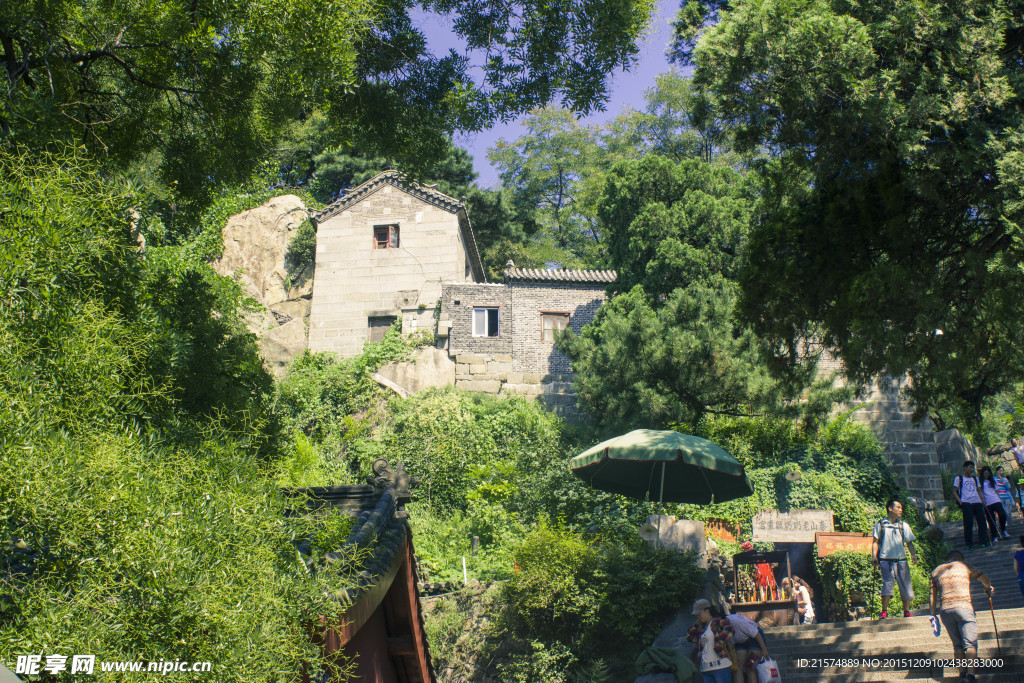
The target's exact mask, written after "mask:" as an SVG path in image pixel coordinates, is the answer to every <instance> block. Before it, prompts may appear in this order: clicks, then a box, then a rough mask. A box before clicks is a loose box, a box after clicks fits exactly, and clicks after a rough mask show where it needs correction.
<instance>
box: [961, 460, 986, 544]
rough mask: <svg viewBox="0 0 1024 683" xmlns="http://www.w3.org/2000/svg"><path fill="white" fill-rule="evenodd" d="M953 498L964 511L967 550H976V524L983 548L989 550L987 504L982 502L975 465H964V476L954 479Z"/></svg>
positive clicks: (967, 463) (969, 463)
mask: <svg viewBox="0 0 1024 683" xmlns="http://www.w3.org/2000/svg"><path fill="white" fill-rule="evenodd" d="M953 497H954V498H956V502H957V504H958V505H959V506H960V509H961V510H963V511H964V542H965V543H967V549H968V550H973V549H974V524H975V522H977V524H978V535H979V536H980V537H981V547H982V548H987V547H988V546H989V543H988V529H987V528H986V524H985V504H984V503H983V502H982V500H981V483H980V482H979V481H978V477H977V476H975V474H974V463H973V462H971V461H970V460H968V461H966V462H965V463H964V471H963V474H961V475H960V476H958V477H956V478H954V479H953Z"/></svg>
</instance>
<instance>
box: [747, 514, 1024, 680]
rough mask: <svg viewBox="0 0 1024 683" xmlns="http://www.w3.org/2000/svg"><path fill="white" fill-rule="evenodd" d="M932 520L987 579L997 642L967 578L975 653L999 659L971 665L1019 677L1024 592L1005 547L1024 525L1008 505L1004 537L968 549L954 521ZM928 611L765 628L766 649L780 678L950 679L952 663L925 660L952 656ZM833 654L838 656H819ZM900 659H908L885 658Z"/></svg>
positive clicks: (984, 599)
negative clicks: (975, 634)
mask: <svg viewBox="0 0 1024 683" xmlns="http://www.w3.org/2000/svg"><path fill="white" fill-rule="evenodd" d="M940 526H941V528H942V529H943V532H944V534H945V541H946V542H947V543H950V544H951V545H953V547H955V548H957V549H958V550H960V551H961V552H963V553H964V557H965V558H966V560H967V562H968V563H969V564H971V565H972V566H974V567H976V568H977V569H979V570H981V571H982V572H984V573H985V574H986V575H987V576H988V577H989V578H990V579H991V580H992V584H993V586H995V592H994V593H993V604H994V606H995V607H996V610H995V625H996V626H998V629H999V643H1000V645H1001V647H1000V648H998V649H997V647H996V632H995V629H994V627H993V614H992V612H991V611H990V610H989V601H988V596H986V595H985V591H984V589H983V587H982V586H981V584H980V583H978V582H972V598H973V601H974V607H975V610H976V611H977V617H978V656H979V657H980V658H983V659H999V658H1000V657H1001V658H1002V659H1003V660H1004V661H1003V665H1002V666H1001V667H990V668H985V669H982V668H979V669H978V679H979V680H983V681H1018V682H1019V681H1024V597H1022V596H1021V593H1020V590H1019V588H1018V585H1017V578H1016V575H1014V573H1013V553H1014V552H1016V550H1018V549H1020V542H1019V540H1018V538H1017V537H1018V536H1019V535H1020V534H1022V533H1024V523H1022V521H1021V518H1020V516H1019V515H1018V514H1017V513H1016V512H1014V514H1013V516H1012V519H1011V520H1010V522H1009V523H1008V525H1007V531H1008V532H1009V533H1010V534H1011V538H1008V539H1003V540H1002V541H1001V542H999V543H996V544H993V545H992V546H991V547H989V548H985V549H976V550H973V551H967V549H966V546H965V544H964V541H963V527H962V524H961V523H960V522H950V523H947V524H942V525H940ZM928 614H929V611H928V609H927V608H925V609H920V610H917V611H916V612H915V616H913V617H910V618H903V617H894V618H889V619H886V620H884V621H882V620H864V621H850V622H844V623H835V624H821V625H816V626H783V627H776V628H771V629H766V635H767V636H768V639H769V640H768V650H769V652H770V653H771V655H772V657H773V658H774V659H776V660H777V661H778V662H779V667H780V673H781V674H782V678H783V680H784V681H892V680H908V679H915V680H935V681H940V680H957V679H958V677H959V671H958V669H956V668H953V667H946V668H939V667H938V666H927V664H928V661H927V660H936V659H948V658H951V657H952V656H953V649H952V645H951V643H950V641H949V637H948V636H947V635H946V633H945V631H943V633H942V634H941V635H940V636H939V637H938V638H936V637H935V636H933V635H932V630H931V623H930V621H929V619H928ZM837 659H838V660H840V661H839V662H835V661H821V660H837ZM908 659H909V660H911V661H910V662H909V663H908V662H906V661H902V662H900V661H886V660H908ZM816 660H818V661H816ZM841 660H847V661H846V662H843V661H841ZM851 660H855V661H851ZM913 660H926V661H925V662H921V661H913ZM805 662H806V663H805ZM824 664H828V666H824Z"/></svg>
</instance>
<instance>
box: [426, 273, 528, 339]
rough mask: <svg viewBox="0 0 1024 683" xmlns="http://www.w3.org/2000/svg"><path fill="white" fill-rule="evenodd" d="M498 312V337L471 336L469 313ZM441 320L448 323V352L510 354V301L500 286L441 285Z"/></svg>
mask: <svg viewBox="0 0 1024 683" xmlns="http://www.w3.org/2000/svg"><path fill="white" fill-rule="evenodd" d="M478 307H488V308H489V307H496V308H497V309H498V336H497V337H474V336H473V309H474V308H478ZM441 320H449V321H451V331H450V332H449V336H448V349H449V352H450V353H451V354H452V355H457V354H460V353H483V354H505V355H508V354H511V353H512V335H513V334H514V332H513V328H514V326H513V324H512V299H511V295H510V292H509V289H508V288H507V287H505V286H504V285H487V284H454V283H445V285H444V287H443V288H442V294H441Z"/></svg>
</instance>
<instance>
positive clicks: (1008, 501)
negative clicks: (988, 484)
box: [996, 465, 1019, 519]
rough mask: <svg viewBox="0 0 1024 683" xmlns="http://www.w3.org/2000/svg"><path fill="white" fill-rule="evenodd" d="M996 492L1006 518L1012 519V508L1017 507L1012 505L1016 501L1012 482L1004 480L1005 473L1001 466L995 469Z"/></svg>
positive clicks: (1014, 504)
mask: <svg viewBox="0 0 1024 683" xmlns="http://www.w3.org/2000/svg"><path fill="white" fill-rule="evenodd" d="M996 491H998V492H999V500H1001V501H1002V502H1003V511H1004V512H1006V518H1007V519H1013V508H1015V507H1018V506H1017V505H1016V503H1014V501H1015V500H1016V499H1017V495H1016V490H1015V487H1014V485H1013V482H1012V481H1010V480H1009V479H1007V478H1006V472H1005V470H1004V469H1003V466H1002V465H1000V466H999V467H997V468H996ZM1018 509H1019V508H1018Z"/></svg>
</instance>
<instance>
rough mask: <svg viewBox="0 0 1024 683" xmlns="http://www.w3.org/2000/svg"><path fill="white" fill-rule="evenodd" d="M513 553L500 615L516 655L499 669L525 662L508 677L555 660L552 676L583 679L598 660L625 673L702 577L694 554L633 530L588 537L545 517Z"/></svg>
mask: <svg viewBox="0 0 1024 683" xmlns="http://www.w3.org/2000/svg"><path fill="white" fill-rule="evenodd" d="M515 561H516V574H515V576H513V577H512V579H510V580H509V582H508V583H507V584H506V585H505V588H504V591H503V602H504V609H503V611H502V614H501V617H500V621H501V626H502V627H503V628H504V629H505V630H506V632H507V634H508V635H509V636H511V638H512V639H513V640H515V641H516V642H518V643H519V644H520V646H519V647H520V651H521V656H520V658H519V660H518V663H517V664H514V665H513V664H511V663H510V664H507V665H506V666H505V667H504V669H503V670H505V671H508V672H510V673H511V672H513V670H515V669H516V667H518V668H519V669H522V670H521V671H517V672H516V673H515V675H516V676H518V677H516V678H512V679H510V680H536V679H530V678H528V677H525V678H524V677H523V675H524V674H525V673H528V672H533V673H534V674H536V672H537V671H538V670H539V669H544V670H548V669H550V668H551V667H555V666H558V667H560V668H559V672H560V673H559V678H558V679H557V680H583V679H585V677H586V675H596V674H595V671H596V670H591V669H589V668H588V667H590V666H591V665H595V664H597V665H598V667H597V668H598V669H603V668H604V666H605V665H607V667H609V669H610V670H611V672H612V673H613V674H617V675H619V676H620V677H621V675H625V673H626V672H627V671H628V669H629V667H630V666H631V665H632V661H633V659H634V658H635V657H636V655H637V654H638V653H639V651H640V650H642V649H643V648H644V647H646V646H647V645H648V644H649V642H650V640H651V639H652V638H653V637H654V636H655V635H656V634H657V632H658V631H659V630H660V628H661V625H662V622H663V621H664V619H665V618H666V617H667V616H668V615H670V614H671V613H672V612H674V611H675V610H676V609H678V607H679V606H680V605H683V604H687V603H688V602H690V601H691V600H692V599H693V598H694V597H695V596H696V594H697V592H698V590H699V589H700V586H701V585H702V583H703V579H704V572H703V571H701V570H700V569H698V568H697V566H696V563H695V561H694V557H693V556H692V554H689V553H679V552H676V551H672V550H659V549H655V548H651V547H650V546H648V545H647V544H646V543H644V542H643V541H641V540H640V539H639V537H638V536H636V535H635V534H634V535H633V537H632V538H630V539H625V540H614V541H596V542H595V543H593V544H592V543H589V542H588V541H587V539H586V538H585V537H584V536H582V535H580V534H577V533H574V532H572V531H569V530H567V529H564V528H556V527H552V526H549V525H547V524H540V525H538V527H537V528H536V529H535V530H534V531H532V532H530V534H528V535H527V536H526V538H525V539H524V540H523V542H522V544H521V545H520V546H519V547H518V548H517V549H516V552H515ZM523 654H525V655H526V656H525V658H523V657H522V655H523ZM585 670H586V672H585ZM531 675H532V674H531ZM615 680H618V678H615Z"/></svg>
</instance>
